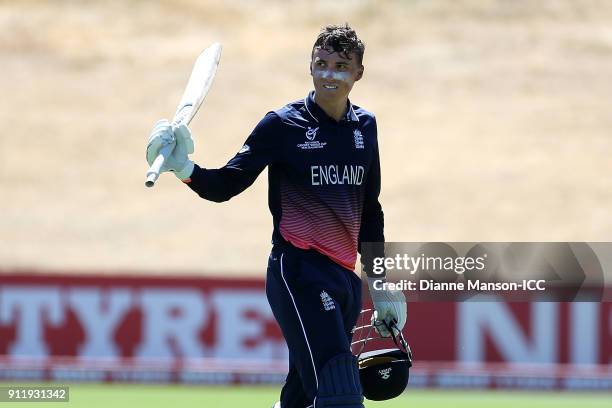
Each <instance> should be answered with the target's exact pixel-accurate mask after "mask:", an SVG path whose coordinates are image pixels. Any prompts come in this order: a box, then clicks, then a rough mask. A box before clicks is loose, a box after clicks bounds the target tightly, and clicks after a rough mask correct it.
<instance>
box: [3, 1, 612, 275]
mask: <svg viewBox="0 0 612 408" xmlns="http://www.w3.org/2000/svg"><path fill="white" fill-rule="evenodd" d="M344 21H348V22H350V23H351V24H352V25H353V26H355V28H356V29H357V30H358V33H359V34H360V35H361V37H363V39H364V40H365V42H366V44H367V50H366V56H365V61H364V63H365V65H366V75H365V77H364V79H363V81H362V82H360V83H359V84H357V86H356V88H355V90H354V94H353V95H352V100H353V101H354V102H355V103H358V104H360V105H363V106H365V107H367V108H368V109H370V110H372V111H374V112H375V113H376V114H377V117H378V122H379V133H380V145H381V159H382V165H383V193H382V198H381V199H382V202H383V206H384V209H385V213H386V223H387V227H386V235H387V238H388V239H389V240H395V241H428V240H445V241H454V240H479V241H490V240H503V241H522V240H537V241H547V240H576V241H583V240H600V241H610V240H612V217H611V216H610V210H611V208H612V188H610V174H611V173H612V160H611V159H610V157H611V156H612V138H611V137H610V130H611V129H612V108H611V104H610V97H611V95H612V75H611V73H612V3H610V2H606V1H594V0H593V1H587V0H584V1H577V0H576V1H575V0H565V1H562V0H542V1H537V2H534V1H527V0H523V1H493V0H459V1H433V0H427V1H425V0H422V1H418V0H412V1H409V0H405V1H367V0H361V1H323V0H319V1H312V2H306V1H304V2H287V1H247V0H234V1H229V2H226V3H223V2H219V1H213V0H210V1H208V0H205V1H201V0H175V1H135V0H134V1H101V0H90V1H76V0H75V1H65V0H54V1H42V0H39V1H33V0H28V1H26V0H22V1H19V2H15V1H6V0H2V1H0V65H1V67H2V68H1V72H2V73H1V75H0V90H1V91H2V98H0V120H1V123H2V128H3V130H2V132H1V133H0V196H1V198H2V199H1V201H0V242H1V243H2V244H1V245H0V268H11V267H36V268H43V269H65V268H69V269H75V270H85V271H87V270H107V271H109V272H116V271H123V270H132V271H155V272H165V271H170V270H172V271H179V272H183V273H192V272H193V273H218V274H221V273H254V274H258V275H263V273H264V265H265V262H266V257H267V252H268V250H269V237H270V233H271V217H270V215H269V213H268V210H267V203H266V199H267V197H266V177H265V175H262V176H261V177H260V178H259V180H258V181H257V183H256V184H255V185H254V186H253V187H252V188H251V189H250V190H248V191H246V192H245V193H244V194H242V195H241V196H238V197H236V198H234V199H233V200H232V201H230V202H229V203H227V204H225V205H218V204H214V203H209V202H206V201H203V200H200V199H198V198H197V196H196V195H194V194H193V193H192V192H191V191H189V190H188V189H187V188H186V187H185V186H183V185H181V183H179V182H178V181H177V180H175V179H174V177H172V176H170V175H164V176H163V177H162V179H161V180H160V182H159V183H158V185H157V187H156V188H155V189H152V190H151V189H145V187H144V185H143V182H144V173H145V170H146V163H145V160H144V147H145V141H146V137H147V135H148V133H149V131H150V128H151V126H152V125H153V123H154V122H155V120H156V119H158V118H159V117H161V116H169V115H171V114H172V113H173V111H174V108H175V106H176V103H177V101H178V99H179V97H180V95H181V93H182V90H183V87H184V85H185V81H186V79H187V76H188V74H189V72H190V70H191V66H192V63H193V60H194V58H195V57H196V55H197V54H198V53H199V51H200V49H201V48H203V47H205V46H207V45H208V44H210V43H211V42H213V41H215V40H218V41H221V42H222V43H223V44H224V47H225V48H224V53H223V58H222V61H221V67H220V70H219V72H218V75H217V79H216V82H215V84H214V85H213V88H212V91H211V93H210V94H209V96H208V98H207V101H206V102H205V106H204V107H203V108H202V110H201V112H200V114H199V115H198V116H197V117H196V119H195V120H194V122H192V129H193V131H194V134H195V137H196V141H197V146H196V154H195V159H196V161H197V162H199V163H201V164H203V165H206V166H208V167H214V166H220V165H222V164H224V163H225V161H226V160H227V159H228V158H229V157H231V155H233V154H234V152H235V151H236V150H237V149H238V148H239V147H240V146H241V145H242V141H243V140H244V139H245V138H246V136H247V135H248V133H249V132H250V130H251V129H252V127H253V126H254V125H255V124H256V123H257V121H258V120H259V119H260V117H261V116H262V115H263V114H264V113H265V112H266V111H268V110H270V109H273V108H276V107H279V106H281V105H283V104H284V103H286V102H287V101H290V100H293V99H297V98H299V97H302V96H303V95H305V94H306V92H307V91H308V90H309V89H310V86H311V82H310V77H309V75H308V61H309V52H310V47H311V45H312V42H313V40H314V38H315V36H316V34H317V32H318V29H319V27H321V26H322V25H324V24H327V23H335V22H344Z"/></svg>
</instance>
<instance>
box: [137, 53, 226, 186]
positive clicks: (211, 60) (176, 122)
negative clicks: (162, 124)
mask: <svg viewBox="0 0 612 408" xmlns="http://www.w3.org/2000/svg"><path fill="white" fill-rule="evenodd" d="M221 49H222V46H221V44H220V43H214V44H212V45H211V46H210V47H208V48H206V49H205V50H204V51H202V53H201V54H200V55H199V56H198V58H197V59H196V62H195V64H194V66H193V69H192V71H191V75H190V76H189V81H187V86H186V87H185V91H184V92H183V96H182V97H181V101H180V102H179V104H178V107H177V108H176V112H175V113H174V118H173V119H172V127H173V128H176V127H178V126H180V125H182V124H185V125H187V124H189V122H191V119H193V117H194V116H195V114H196V113H197V112H198V109H199V108H200V106H201V105H202V102H204V99H205V98H206V95H207V94H208V91H209V90H210V87H211V85H212V83H213V80H214V79H215V73H216V72H217V67H218V65H219V60H220V59H221ZM170 153H172V150H171V147H170V146H165V147H164V148H162V149H161V150H160V152H159V155H158V156H157V157H156V158H155V161H153V164H152V165H151V167H149V170H148V171H147V175H146V176H147V179H146V182H145V185H146V186H147V187H153V186H154V185H155V181H156V180H157V178H158V177H159V172H160V170H161V168H162V166H163V165H164V161H165V160H166V158H167V157H168V155H170Z"/></svg>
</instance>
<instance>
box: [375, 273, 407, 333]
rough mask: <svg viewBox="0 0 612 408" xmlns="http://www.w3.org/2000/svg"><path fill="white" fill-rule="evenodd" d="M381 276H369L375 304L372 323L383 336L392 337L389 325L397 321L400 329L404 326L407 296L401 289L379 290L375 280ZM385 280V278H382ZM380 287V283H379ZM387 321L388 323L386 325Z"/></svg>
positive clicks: (396, 323)
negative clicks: (375, 285) (376, 287)
mask: <svg viewBox="0 0 612 408" xmlns="http://www.w3.org/2000/svg"><path fill="white" fill-rule="evenodd" d="M377 280H381V279H380V278H368V286H369V288H370V296H371V297H372V303H373V305H374V313H373V314H372V324H373V325H374V329H376V331H377V332H378V334H380V335H381V336H383V337H390V336H391V334H392V333H391V332H390V331H389V329H388V328H387V326H391V325H392V323H395V325H396V326H397V328H398V329H399V330H402V329H403V328H404V325H405V324H406V317H407V307H406V296H405V295H404V292H402V291H401V290H383V289H382V288H381V289H379V290H377V289H375V288H374V282H375V281H377ZM382 281H383V282H384V279H383V280H382ZM377 286H378V287H380V283H379V284H378V285H377ZM385 323H386V325H385Z"/></svg>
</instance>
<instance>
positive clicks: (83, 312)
mask: <svg viewBox="0 0 612 408" xmlns="http://www.w3.org/2000/svg"><path fill="white" fill-rule="evenodd" d="M103 296H104V297H103ZM69 301H70V305H71V306H72V310H74V312H75V313H76V314H77V316H78V317H79V322H80V323H81V325H82V326H83V329H84V331H85V344H83V346H82V348H81V349H80V350H79V355H80V356H82V357H111V358H112V357H117V355H118V353H117V346H116V345H115V343H114V340H113V332H114V329H115V328H116V326H117V324H118V323H119V321H120V320H121V318H122V317H123V316H124V315H125V313H126V312H127V311H128V310H129V308H130V307H131V300H130V292H129V291H127V290H112V291H104V292H103V293H101V291H100V289H73V290H71V291H70V294H69Z"/></svg>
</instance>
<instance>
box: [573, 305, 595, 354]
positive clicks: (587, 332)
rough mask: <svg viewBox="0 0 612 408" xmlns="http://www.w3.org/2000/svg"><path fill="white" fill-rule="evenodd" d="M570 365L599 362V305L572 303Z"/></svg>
mask: <svg viewBox="0 0 612 408" xmlns="http://www.w3.org/2000/svg"><path fill="white" fill-rule="evenodd" d="M569 307H570V333H569V336H570V353H569V354H570V355H569V359H570V361H569V362H570V363H573V364H597V363H598V362H599V305H598V304H597V303H587V302H576V303H570V305H569Z"/></svg>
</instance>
